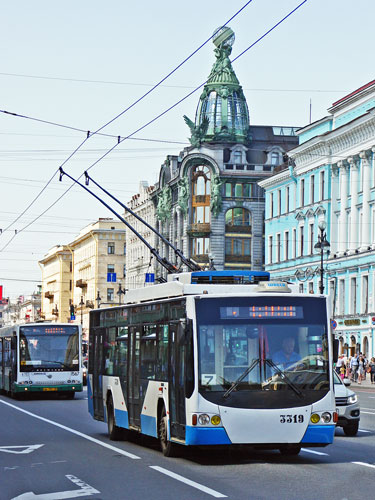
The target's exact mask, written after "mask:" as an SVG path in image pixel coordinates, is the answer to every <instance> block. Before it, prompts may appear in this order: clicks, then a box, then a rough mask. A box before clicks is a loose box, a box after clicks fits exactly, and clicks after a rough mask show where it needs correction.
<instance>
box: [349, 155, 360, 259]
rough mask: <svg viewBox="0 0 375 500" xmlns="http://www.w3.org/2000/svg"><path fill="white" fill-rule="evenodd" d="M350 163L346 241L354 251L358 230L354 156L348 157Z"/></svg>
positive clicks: (357, 243) (356, 177) (356, 179)
mask: <svg viewBox="0 0 375 500" xmlns="http://www.w3.org/2000/svg"><path fill="white" fill-rule="evenodd" d="M348 163H349V165H350V191H351V195H352V200H351V207H350V237H349V241H348V248H349V250H350V251H351V252H354V251H355V249H356V248H358V247H359V230H358V209H357V205H358V191H359V177H358V164H357V162H356V161H355V159H354V158H348Z"/></svg>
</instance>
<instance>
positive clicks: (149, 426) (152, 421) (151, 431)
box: [141, 414, 158, 438]
mask: <svg viewBox="0 0 375 500" xmlns="http://www.w3.org/2000/svg"><path fill="white" fill-rule="evenodd" d="M141 429H142V434H147V436H152V437H155V438H157V437H158V433H157V428H156V418H155V417H151V416H150V415H142V414H141Z"/></svg>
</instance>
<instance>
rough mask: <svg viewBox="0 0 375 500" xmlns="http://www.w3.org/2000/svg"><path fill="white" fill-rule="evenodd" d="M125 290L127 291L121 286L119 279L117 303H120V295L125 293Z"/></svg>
mask: <svg viewBox="0 0 375 500" xmlns="http://www.w3.org/2000/svg"><path fill="white" fill-rule="evenodd" d="M126 292H127V289H126V288H122V287H121V281H120V282H119V284H118V291H117V292H116V293H117V295H118V302H119V304H121V295H125V293H126Z"/></svg>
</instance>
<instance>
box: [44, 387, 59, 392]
mask: <svg viewBox="0 0 375 500" xmlns="http://www.w3.org/2000/svg"><path fill="white" fill-rule="evenodd" d="M43 391H57V387H43Z"/></svg>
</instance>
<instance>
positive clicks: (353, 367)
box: [350, 354, 358, 382]
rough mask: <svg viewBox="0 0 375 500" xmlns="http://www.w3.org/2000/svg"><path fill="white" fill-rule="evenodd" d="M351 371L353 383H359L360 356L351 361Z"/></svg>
mask: <svg viewBox="0 0 375 500" xmlns="http://www.w3.org/2000/svg"><path fill="white" fill-rule="evenodd" d="M350 371H351V372H352V380H353V382H357V375H358V374H357V372H358V354H355V355H354V356H353V357H352V359H351V361H350Z"/></svg>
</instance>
